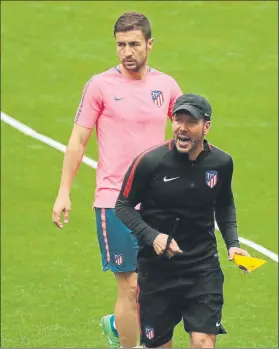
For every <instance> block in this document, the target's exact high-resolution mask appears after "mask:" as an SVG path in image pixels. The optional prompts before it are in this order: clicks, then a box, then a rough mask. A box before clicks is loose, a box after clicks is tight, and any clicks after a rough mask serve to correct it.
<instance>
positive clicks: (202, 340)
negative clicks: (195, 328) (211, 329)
mask: <svg viewBox="0 0 279 349" xmlns="http://www.w3.org/2000/svg"><path fill="white" fill-rule="evenodd" d="M215 339H216V336H215V335H213V334H206V333H197V332H195V333H192V334H191V347H192V348H215Z"/></svg>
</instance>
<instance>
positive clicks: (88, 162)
mask: <svg viewBox="0 0 279 349" xmlns="http://www.w3.org/2000/svg"><path fill="white" fill-rule="evenodd" d="M1 121H3V122H5V123H7V124H8V125H10V126H12V127H14V128H15V129H17V130H18V131H20V132H22V133H24V134H26V135H27V136H30V137H32V138H35V139H37V140H39V141H41V142H43V143H45V144H47V145H49V146H51V147H52V148H55V149H57V150H60V151H61V152H63V153H65V151H66V146H65V145H64V144H61V143H59V142H57V141H55V140H54V139H52V138H49V137H47V136H44V135H42V134H40V133H38V132H36V131H35V130H33V129H32V128H30V127H29V126H26V125H24V124H23V123H21V122H19V121H17V120H16V119H14V118H12V117H11V116H9V115H7V114H5V113H3V112H1ZM82 161H83V162H84V163H85V164H86V165H88V166H90V167H92V168H95V169H96V167H97V162H96V161H94V160H92V159H90V158H88V157H87V156H84V157H83V159H82ZM216 228H217V229H218V226H217V224H216ZM239 240H240V242H241V243H242V244H244V245H247V246H249V247H251V248H253V249H254V250H256V251H258V252H260V253H262V254H264V255H265V256H267V257H269V258H270V259H272V260H274V261H275V262H277V263H278V255H277V254H276V253H274V252H272V251H269V250H268V249H267V248H265V247H263V246H261V245H258V244H256V243H255V242H253V241H250V240H248V239H245V238H242V237H239Z"/></svg>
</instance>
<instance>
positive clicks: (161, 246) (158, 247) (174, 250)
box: [153, 233, 183, 257]
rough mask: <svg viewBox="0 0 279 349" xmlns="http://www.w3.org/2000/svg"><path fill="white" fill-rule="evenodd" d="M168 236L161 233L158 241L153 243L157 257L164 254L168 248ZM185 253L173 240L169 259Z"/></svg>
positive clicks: (169, 250) (169, 249)
mask: <svg viewBox="0 0 279 349" xmlns="http://www.w3.org/2000/svg"><path fill="white" fill-rule="evenodd" d="M168 237H169V236H168V235H167V234H163V233H160V234H159V235H158V236H157V237H156V239H155V240H154V242H153V247H154V250H155V252H156V253H157V255H162V254H164V252H165V250H166V247H167V241H168ZM182 252H183V251H182V250H181V249H180V248H179V246H178V244H177V242H176V241H175V240H174V239H172V240H171V243H170V246H169V248H168V255H169V257H172V256H174V255H175V254H178V253H182Z"/></svg>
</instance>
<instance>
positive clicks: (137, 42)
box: [117, 41, 140, 44]
mask: <svg viewBox="0 0 279 349" xmlns="http://www.w3.org/2000/svg"><path fill="white" fill-rule="evenodd" d="M117 43H118V44H126V43H127V41H117ZM128 44H140V41H128Z"/></svg>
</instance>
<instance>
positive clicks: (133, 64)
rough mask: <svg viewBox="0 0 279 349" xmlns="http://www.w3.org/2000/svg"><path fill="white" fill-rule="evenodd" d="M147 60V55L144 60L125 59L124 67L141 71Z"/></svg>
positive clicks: (133, 70)
mask: <svg viewBox="0 0 279 349" xmlns="http://www.w3.org/2000/svg"><path fill="white" fill-rule="evenodd" d="M146 61H147V57H145V58H144V59H143V60H141V61H140V62H139V61H136V60H135V59H131V60H129V59H123V61H122V62H121V63H122V65H123V67H124V68H125V69H126V70H127V71H130V72H139V71H140V70H141V69H142V67H143V66H145V64H146Z"/></svg>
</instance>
